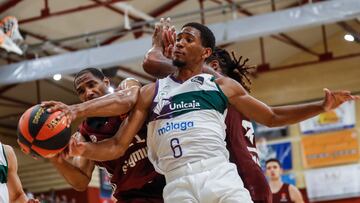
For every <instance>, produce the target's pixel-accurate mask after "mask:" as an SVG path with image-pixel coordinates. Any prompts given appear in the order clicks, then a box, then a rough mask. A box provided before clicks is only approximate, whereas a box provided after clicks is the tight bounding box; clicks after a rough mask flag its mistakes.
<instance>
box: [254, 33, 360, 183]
mask: <svg viewBox="0 0 360 203" xmlns="http://www.w3.org/2000/svg"><path fill="white" fill-rule="evenodd" d="M329 41H331V43H330V45H329V47H330V48H331V50H332V51H333V52H334V55H335V56H338V55H343V54H347V53H346V51H340V50H344V47H347V49H348V50H349V51H352V53H354V50H355V51H357V52H360V46H359V44H355V43H354V44H349V42H345V41H344V40H343V38H342V36H341V35H340V34H338V35H335V36H334V37H333V38H331V40H329ZM322 49H323V47H322V45H321V44H319V45H317V46H315V47H313V48H312V50H315V51H316V50H317V51H319V52H320V51H322ZM345 50H346V49H345ZM311 57H312V56H309V54H306V53H302V54H299V55H297V56H294V57H291V58H289V59H287V60H285V61H284V62H283V63H282V64H281V65H288V64H294V63H297V62H301V61H302V62H303V61H308V60H309V59H310V58H311ZM312 58H313V57H312ZM324 87H327V88H329V89H330V90H341V89H346V90H351V91H352V92H354V93H357V94H360V57H353V58H351V59H346V60H335V61H331V62H324V63H319V64H315V65H308V66H302V67H296V68H290V69H284V70H278V71H271V72H265V73H261V74H258V75H257V77H256V78H254V79H253V84H252V93H251V94H252V95H253V96H254V97H256V98H258V99H259V100H261V101H263V102H265V103H267V104H269V105H274V106H276V105H286V104H296V103H301V102H306V101H315V100H319V99H322V98H323V96H324V93H323V90H322V89H323V88H324ZM355 130H356V131H357V132H358V138H360V101H358V102H356V126H355ZM289 134H290V136H288V137H286V138H280V139H275V140H271V141H268V144H274V143H280V142H284V141H291V142H292V150H293V151H292V158H293V170H291V171H288V172H289V173H293V174H295V175H296V183H297V186H298V187H300V188H303V190H304V189H305V180H304V170H305V169H304V168H303V164H302V157H301V145H300V139H301V136H302V135H301V132H300V128H299V125H298V124H295V125H291V126H290V127H289Z"/></svg>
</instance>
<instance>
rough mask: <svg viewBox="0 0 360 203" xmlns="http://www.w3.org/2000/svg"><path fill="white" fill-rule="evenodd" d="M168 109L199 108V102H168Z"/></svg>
mask: <svg viewBox="0 0 360 203" xmlns="http://www.w3.org/2000/svg"><path fill="white" fill-rule="evenodd" d="M169 107H170V110H186V109H199V108H200V103H199V102H197V101H195V100H192V102H183V101H181V102H180V103H175V102H174V103H171V104H170V106H169Z"/></svg>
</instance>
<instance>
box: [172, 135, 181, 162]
mask: <svg viewBox="0 0 360 203" xmlns="http://www.w3.org/2000/svg"><path fill="white" fill-rule="evenodd" d="M170 146H171V149H172V151H173V155H174V158H179V157H181V156H182V150H181V146H180V141H179V139H178V138H173V139H171V140H170Z"/></svg>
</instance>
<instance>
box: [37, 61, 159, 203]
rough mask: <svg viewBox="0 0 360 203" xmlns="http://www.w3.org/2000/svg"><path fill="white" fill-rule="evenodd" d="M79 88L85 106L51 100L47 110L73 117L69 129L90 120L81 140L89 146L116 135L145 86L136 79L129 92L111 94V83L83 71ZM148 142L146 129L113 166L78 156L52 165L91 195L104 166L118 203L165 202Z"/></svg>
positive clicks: (128, 83) (80, 134)
mask: <svg viewBox="0 0 360 203" xmlns="http://www.w3.org/2000/svg"><path fill="white" fill-rule="evenodd" d="M74 85H75V89H76V92H77V93H78V95H79V98H80V100H81V101H82V102H83V103H80V104H76V105H71V106H67V105H65V104H63V103H61V102H55V101H51V102H43V106H48V107H50V108H49V109H48V110H49V111H50V112H52V111H56V110H62V111H63V114H64V115H65V116H67V117H68V121H69V124H70V123H71V121H73V120H74V119H76V118H78V117H86V119H85V120H84V121H83V122H82V123H81V124H80V125H79V128H78V132H77V133H76V137H77V139H80V140H83V141H88V142H98V141H101V140H103V139H107V138H110V137H112V136H114V135H115V133H116V132H117V130H118V128H119V126H120V125H121V122H122V120H123V119H124V118H125V117H126V113H127V112H128V111H129V110H130V109H131V108H132V106H133V105H134V103H135V102H136V99H137V94H138V89H139V87H140V85H139V84H138V82H134V80H125V82H123V83H122V84H121V86H122V88H123V89H124V90H123V91H116V92H115V93H113V94H107V89H108V87H109V80H108V79H107V78H106V77H105V76H104V75H103V73H102V72H101V71H100V70H98V69H95V68H87V69H84V70H82V71H80V72H79V73H78V74H77V75H76V77H75V81H74ZM119 115H121V116H119ZM95 116H107V117H95ZM145 140H146V132H144V130H141V131H140V132H139V133H138V134H137V135H136V136H135V138H134V139H133V141H132V143H131V144H130V147H129V149H128V150H127V151H126V153H125V155H124V156H122V157H120V158H118V159H115V160H112V161H104V162H95V161H90V160H87V159H85V158H83V157H76V158H73V160H72V163H69V162H68V161H66V160H64V159H63V157H62V156H58V157H56V158H53V159H51V162H52V163H53V165H54V166H55V167H56V168H57V170H58V171H59V172H60V173H61V174H62V175H63V176H64V178H65V179H66V180H67V182H68V183H69V184H71V185H72V186H73V188H74V189H76V190H80V191H82V190H86V188H87V186H88V184H89V182H90V180H91V175H92V172H93V170H94V165H98V166H100V167H104V168H105V169H106V170H107V171H108V172H109V173H110V176H111V183H112V184H113V186H114V194H113V195H114V197H115V198H116V199H117V200H118V203H121V202H129V203H130V202H131V203H141V202H156V203H157V202H163V200H162V190H163V187H164V185H165V180H164V178H163V176H161V175H159V174H158V173H156V172H155V170H154V168H153V166H152V164H151V163H150V161H149V160H148V158H147V149H146V142H145Z"/></svg>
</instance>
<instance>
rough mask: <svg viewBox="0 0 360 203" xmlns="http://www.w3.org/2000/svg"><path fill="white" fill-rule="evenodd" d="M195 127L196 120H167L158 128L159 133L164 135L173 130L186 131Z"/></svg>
mask: <svg viewBox="0 0 360 203" xmlns="http://www.w3.org/2000/svg"><path fill="white" fill-rule="evenodd" d="M192 127H194V121H181V122H170V123H169V122H167V123H166V124H165V125H164V126H163V127H161V128H159V129H158V135H163V134H165V133H168V132H171V131H174V130H176V131H186V130H187V129H189V128H192Z"/></svg>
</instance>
